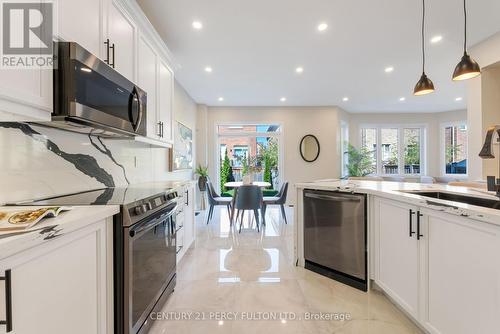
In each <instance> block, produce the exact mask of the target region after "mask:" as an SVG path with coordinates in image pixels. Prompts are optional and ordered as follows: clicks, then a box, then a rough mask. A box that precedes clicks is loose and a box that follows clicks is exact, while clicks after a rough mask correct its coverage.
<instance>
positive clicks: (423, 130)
mask: <svg viewBox="0 0 500 334" xmlns="http://www.w3.org/2000/svg"><path fill="white" fill-rule="evenodd" d="M427 128H428V125H427V124H369V123H368V124H360V125H359V133H358V136H359V146H360V147H361V145H362V141H363V139H362V137H363V136H362V131H363V129H376V131H377V134H376V138H377V152H376V160H377V161H376V166H377V167H376V168H377V169H376V172H375V175H380V176H421V175H426V174H427V168H428V166H427ZM381 129H397V130H398V173H397V174H385V173H383V168H382V145H381ZM404 129H420V173H418V174H416V173H414V174H405V172H404V136H403V133H404Z"/></svg>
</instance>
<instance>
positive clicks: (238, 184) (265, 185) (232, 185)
mask: <svg viewBox="0 0 500 334" xmlns="http://www.w3.org/2000/svg"><path fill="white" fill-rule="evenodd" d="M243 185H253V186H258V187H259V188H261V189H265V188H268V187H270V186H271V183H269V182H265V181H254V182H252V183H248V184H247V183H243V182H241V181H231V182H226V183H224V187H226V188H227V189H234V195H233V201H232V203H231V215H230V217H229V220H230V221H231V224H232V223H233V218H234V211H235V203H236V195H237V194H238V188H239V187H241V186H243Z"/></svg>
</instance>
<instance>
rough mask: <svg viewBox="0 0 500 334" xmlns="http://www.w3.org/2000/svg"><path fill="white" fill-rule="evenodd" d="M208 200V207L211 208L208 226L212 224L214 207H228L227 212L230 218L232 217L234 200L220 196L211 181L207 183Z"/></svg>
mask: <svg viewBox="0 0 500 334" xmlns="http://www.w3.org/2000/svg"><path fill="white" fill-rule="evenodd" d="M207 199H208V205H209V206H210V207H209V209H208V216H207V224H208V223H209V222H210V220H212V216H213V214H214V207H215V206H217V205H223V206H226V207H227V212H228V213H229V217H231V202H232V201H233V198H232V197H222V196H220V195H219V194H217V193H216V192H215V188H214V186H213V184H212V182H210V180H208V181H207Z"/></svg>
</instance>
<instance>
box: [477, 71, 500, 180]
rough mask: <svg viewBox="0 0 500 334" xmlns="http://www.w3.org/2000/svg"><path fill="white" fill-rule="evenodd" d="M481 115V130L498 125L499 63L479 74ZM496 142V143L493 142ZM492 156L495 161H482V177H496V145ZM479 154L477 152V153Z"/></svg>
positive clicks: (499, 111) (499, 117)
mask: <svg viewBox="0 0 500 334" xmlns="http://www.w3.org/2000/svg"><path fill="white" fill-rule="evenodd" d="M481 110H482V112H481V114H482V120H481V122H482V129H483V133H484V130H486V129H487V128H489V127H490V126H492V125H498V124H500V63H497V64H494V65H490V66H488V67H487V68H484V69H483V71H482V74H481ZM495 142H496V141H495ZM495 146H496V148H495V149H494V152H493V154H494V155H495V156H497V159H486V160H482V163H483V166H482V167H483V168H482V171H483V177H486V176H487V175H497V176H498V155H499V152H498V145H495ZM477 153H479V152H477Z"/></svg>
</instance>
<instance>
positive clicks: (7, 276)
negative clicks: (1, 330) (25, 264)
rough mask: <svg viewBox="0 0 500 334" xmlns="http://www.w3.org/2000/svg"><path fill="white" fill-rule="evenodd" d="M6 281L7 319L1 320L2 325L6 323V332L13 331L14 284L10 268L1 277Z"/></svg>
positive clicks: (1, 279)
mask: <svg viewBox="0 0 500 334" xmlns="http://www.w3.org/2000/svg"><path fill="white" fill-rule="evenodd" d="M0 281H4V282H5V320H0V325H5V329H6V332H7V333H9V332H11V331H12V284H11V276H10V269H8V270H6V271H5V276H1V277H0Z"/></svg>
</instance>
